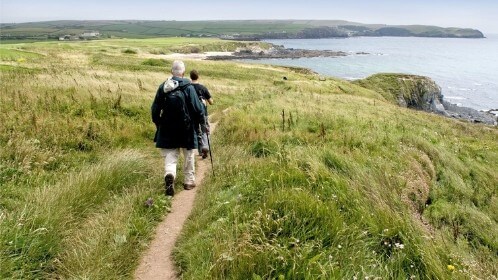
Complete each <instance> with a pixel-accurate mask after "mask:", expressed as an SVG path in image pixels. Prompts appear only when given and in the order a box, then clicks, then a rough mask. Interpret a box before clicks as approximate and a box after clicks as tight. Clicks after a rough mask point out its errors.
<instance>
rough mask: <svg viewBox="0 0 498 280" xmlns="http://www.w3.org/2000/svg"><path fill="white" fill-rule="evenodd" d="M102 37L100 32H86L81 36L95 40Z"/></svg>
mask: <svg viewBox="0 0 498 280" xmlns="http://www.w3.org/2000/svg"><path fill="white" fill-rule="evenodd" d="M99 36H100V32H98V31H85V32H84V33H83V34H81V35H80V37H82V38H83V39H94V38H98V37H99Z"/></svg>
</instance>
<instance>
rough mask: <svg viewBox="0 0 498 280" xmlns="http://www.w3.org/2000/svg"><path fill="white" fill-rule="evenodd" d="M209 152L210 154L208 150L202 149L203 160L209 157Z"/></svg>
mask: <svg viewBox="0 0 498 280" xmlns="http://www.w3.org/2000/svg"><path fill="white" fill-rule="evenodd" d="M208 152H209V149H208V148H202V149H201V154H202V159H205V158H207V157H208Z"/></svg>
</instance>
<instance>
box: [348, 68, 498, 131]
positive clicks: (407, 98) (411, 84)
mask: <svg viewBox="0 0 498 280" xmlns="http://www.w3.org/2000/svg"><path fill="white" fill-rule="evenodd" d="M354 83H356V84H359V85H360V86H362V87H365V88H368V89H372V90H375V91H377V92H379V93H381V94H382V95H383V96H384V97H385V98H386V99H387V100H390V101H392V102H393V103H396V104H398V105H400V106H403V107H407V108H412V109H416V110H423V111H427V112H433V113H437V114H441V115H444V116H447V117H452V118H457V119H463V120H467V121H470V122H476V123H485V124H489V125H496V124H497V121H498V120H497V117H496V116H495V115H493V114H491V113H489V112H480V111H477V110H475V109H472V108H467V107H460V106H457V105H455V104H451V103H449V102H447V101H445V100H444V98H443V95H442V94H441V87H440V86H438V85H437V84H436V82H434V81H433V80H432V79H430V78H428V77H424V76H416V75H406V74H375V75H372V76H370V77H368V78H366V79H363V80H358V81H355V82H354Z"/></svg>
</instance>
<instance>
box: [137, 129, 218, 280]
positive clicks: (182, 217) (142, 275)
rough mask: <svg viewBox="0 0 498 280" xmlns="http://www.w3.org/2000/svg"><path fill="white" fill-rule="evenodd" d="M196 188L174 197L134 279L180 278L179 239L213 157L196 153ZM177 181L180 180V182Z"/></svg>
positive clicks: (164, 279)
mask: <svg viewBox="0 0 498 280" xmlns="http://www.w3.org/2000/svg"><path fill="white" fill-rule="evenodd" d="M210 128H211V133H212V132H213V131H214V130H215V128H216V123H212V124H210ZM196 162H197V165H196V172H195V173H196V174H195V184H196V185H197V187H195V188H194V189H192V190H189V191H185V190H183V191H180V192H179V193H177V194H175V196H174V197H173V201H172V205H171V212H170V213H167V214H166V218H165V219H164V220H163V221H162V222H161V223H160V224H159V225H158V226H157V228H156V231H155V234H154V239H153V240H152V242H151V243H150V245H149V248H148V249H147V251H146V252H145V254H144V255H143V256H142V258H141V260H140V264H139V265H138V268H137V270H136V271H135V275H134V279H137V280H155V279H158V280H159V279H160V280H166V279H178V277H177V271H176V266H175V263H174V261H173V257H172V252H173V248H174V247H175V243H176V240H177V238H178V236H179V235H180V233H181V230H182V228H183V225H184V224H185V221H186V220H187V218H188V216H189V215H190V213H191V212H192V208H193V206H194V201H195V196H196V194H197V191H198V190H199V188H200V187H202V181H203V180H204V177H205V175H206V172H208V171H209V169H210V159H209V157H208V158H206V159H204V160H202V159H200V158H199V157H197V155H196ZM176 183H177V182H176Z"/></svg>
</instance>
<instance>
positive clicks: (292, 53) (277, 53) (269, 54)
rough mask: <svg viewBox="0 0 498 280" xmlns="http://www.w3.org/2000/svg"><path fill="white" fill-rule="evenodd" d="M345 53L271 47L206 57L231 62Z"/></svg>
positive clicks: (244, 49) (343, 54)
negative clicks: (235, 60) (234, 60)
mask: <svg viewBox="0 0 498 280" xmlns="http://www.w3.org/2000/svg"><path fill="white" fill-rule="evenodd" d="M346 55H347V53H345V52H341V51H330V50H305V49H292V48H284V47H283V46H275V45H274V46H273V47H271V48H270V49H268V50H265V49H260V48H243V49H238V50H237V51H235V52H233V53H232V54H231V55H226V56H208V57H207V59H208V60H233V59H270V58H303V57H336V56H346Z"/></svg>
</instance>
